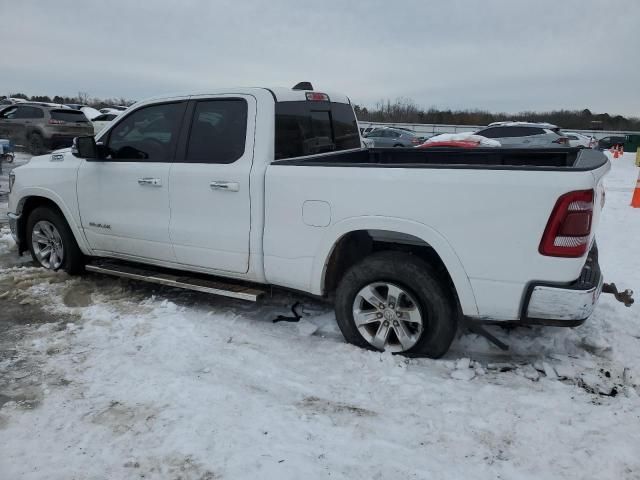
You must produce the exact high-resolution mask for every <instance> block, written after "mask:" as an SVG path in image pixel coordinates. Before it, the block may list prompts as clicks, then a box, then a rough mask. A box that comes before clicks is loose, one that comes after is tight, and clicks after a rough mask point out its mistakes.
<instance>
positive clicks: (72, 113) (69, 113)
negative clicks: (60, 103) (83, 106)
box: [50, 109, 89, 122]
mask: <svg viewBox="0 0 640 480" xmlns="http://www.w3.org/2000/svg"><path fill="white" fill-rule="evenodd" d="M50 113H51V118H52V119H53V120H60V121H62V122H88V121H89V120H88V119H87V117H85V116H84V113H82V112H81V111H79V110H72V109H68V110H51V112H50Z"/></svg>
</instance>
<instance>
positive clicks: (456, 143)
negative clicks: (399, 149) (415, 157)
mask: <svg viewBox="0 0 640 480" xmlns="http://www.w3.org/2000/svg"><path fill="white" fill-rule="evenodd" d="M479 146H480V142H478V141H475V140H442V141H439V142H427V143H423V144H422V145H418V146H417V147H416V148H431V147H456V148H477V147H479Z"/></svg>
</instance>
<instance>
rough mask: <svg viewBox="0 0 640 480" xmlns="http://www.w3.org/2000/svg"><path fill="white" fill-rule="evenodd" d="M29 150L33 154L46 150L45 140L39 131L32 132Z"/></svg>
mask: <svg viewBox="0 0 640 480" xmlns="http://www.w3.org/2000/svg"><path fill="white" fill-rule="evenodd" d="M29 152H31V155H40V154H42V153H43V152H44V140H43V139H42V135H40V134H39V133H32V134H31V136H29Z"/></svg>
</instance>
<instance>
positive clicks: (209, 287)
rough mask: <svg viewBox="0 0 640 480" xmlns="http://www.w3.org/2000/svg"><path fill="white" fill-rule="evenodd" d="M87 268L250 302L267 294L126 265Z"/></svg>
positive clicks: (249, 288) (88, 266)
mask: <svg viewBox="0 0 640 480" xmlns="http://www.w3.org/2000/svg"><path fill="white" fill-rule="evenodd" d="M85 268H86V270H87V271H89V272H96V273H102V274H104V275H114V276H116V277H124V278H131V279H132V280H141V281H143V282H150V283H158V284H160V285H167V286H169V287H177V288H185V289H187V290H195V291H197V292H205V293H212V294H214V295H221V296H223V297H231V298H237V299H240V300H248V301H250V302H255V301H257V300H258V299H259V298H260V297H262V295H264V293H265V292H264V291H262V290H258V289H256V288H251V287H246V286H243V285H234V284H230V283H223V282H219V281H215V280H209V279H207V278H199V277H189V276H184V275H177V274H175V273H165V272H164V271H156V270H147V269H145V268H141V267H136V266H132V265H125V264H116V263H103V264H99V265H95V264H89V265H87V266H86V267H85Z"/></svg>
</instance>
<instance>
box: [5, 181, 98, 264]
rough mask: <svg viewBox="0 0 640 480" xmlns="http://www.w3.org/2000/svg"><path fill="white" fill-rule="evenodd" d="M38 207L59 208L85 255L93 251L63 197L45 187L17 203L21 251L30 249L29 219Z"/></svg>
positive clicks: (23, 197)
mask: <svg viewBox="0 0 640 480" xmlns="http://www.w3.org/2000/svg"><path fill="white" fill-rule="evenodd" d="M38 207H50V208H52V209H54V210H57V211H58V212H59V213H60V214H61V215H62V216H63V218H64V219H65V221H66V222H67V224H68V225H69V228H70V229H71V232H72V233H73V236H74V238H75V240H76V243H77V244H78V247H80V250H81V251H82V253H84V254H85V255H90V254H91V251H90V249H89V247H88V245H87V243H86V241H85V237H84V235H83V233H82V231H81V229H80V227H79V226H78V224H77V222H76V221H75V219H74V216H73V215H72V212H71V211H70V210H69V208H68V207H67V206H66V205H65V203H64V202H63V201H62V199H61V198H59V197H58V196H57V195H56V194H55V193H53V192H51V191H49V190H45V189H37V190H35V191H32V192H29V194H26V195H23V196H22V198H21V199H20V200H19V201H18V203H17V207H16V214H18V215H20V220H19V222H18V223H17V232H16V234H17V235H16V236H17V237H18V249H19V253H22V252H24V251H26V250H27V249H28V247H27V232H26V225H27V219H28V218H29V215H30V214H31V212H32V211H33V210H34V209H36V208H38Z"/></svg>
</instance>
